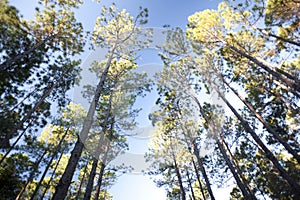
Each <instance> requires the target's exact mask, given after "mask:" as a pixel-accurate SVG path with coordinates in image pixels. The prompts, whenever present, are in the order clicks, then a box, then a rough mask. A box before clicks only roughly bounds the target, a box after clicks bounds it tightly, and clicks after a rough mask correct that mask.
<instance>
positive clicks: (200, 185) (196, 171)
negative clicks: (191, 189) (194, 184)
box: [192, 156, 206, 200]
mask: <svg viewBox="0 0 300 200" xmlns="http://www.w3.org/2000/svg"><path fill="white" fill-rule="evenodd" d="M192 163H193V167H194V171H195V174H196V177H197V181H198V183H199V187H200V191H201V194H202V197H203V200H206V197H205V193H204V190H203V186H202V183H201V180H200V176H199V173H198V169H197V166H196V163H195V161H194V158H193V156H192Z"/></svg>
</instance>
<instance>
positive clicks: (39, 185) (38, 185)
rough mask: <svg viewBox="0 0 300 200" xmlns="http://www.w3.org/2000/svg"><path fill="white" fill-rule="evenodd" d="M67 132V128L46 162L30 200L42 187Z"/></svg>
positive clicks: (32, 199)
mask: <svg viewBox="0 0 300 200" xmlns="http://www.w3.org/2000/svg"><path fill="white" fill-rule="evenodd" d="M68 132H69V128H67V130H66V131H65V133H64V135H63V137H62V138H61V139H60V141H59V143H58V145H57V146H56V148H55V151H54V152H53V155H52V157H51V159H50V161H49V162H48V164H47V166H46V168H45V169H44V172H43V174H42V176H41V178H40V181H39V182H38V184H37V185H36V187H35V189H34V191H33V193H32V195H31V198H30V200H34V197H35V195H36V194H37V192H38V191H39V189H40V187H41V185H42V182H43V180H44V178H45V176H46V174H47V172H48V170H49V168H50V166H51V164H52V161H53V160H54V158H55V157H56V156H57V154H58V152H59V150H60V148H61V145H62V143H63V142H64V139H65V138H66V136H67V135H68ZM62 152H63V150H62Z"/></svg>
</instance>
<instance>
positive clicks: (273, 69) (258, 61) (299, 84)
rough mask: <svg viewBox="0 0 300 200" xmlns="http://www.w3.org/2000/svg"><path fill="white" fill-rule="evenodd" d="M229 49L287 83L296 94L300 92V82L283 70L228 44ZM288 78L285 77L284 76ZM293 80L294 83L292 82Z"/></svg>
mask: <svg viewBox="0 0 300 200" xmlns="http://www.w3.org/2000/svg"><path fill="white" fill-rule="evenodd" d="M227 45H228V47H229V48H231V49H232V50H233V51H235V52H236V53H238V54H240V55H241V56H243V57H245V58H247V59H248V60H250V61H252V62H253V63H255V64H256V65H258V66H260V67H261V68H262V69H264V70H265V71H267V72H268V73H270V74H271V75H272V76H274V77H275V78H276V79H278V80H280V81H281V82H283V83H285V84H286V85H288V86H289V87H291V88H292V89H293V90H294V92H295V93H297V92H300V81H299V80H298V79H297V78H296V77H294V76H292V75H290V74H288V73H286V72H284V71H283V70H281V69H279V68H277V67H274V66H272V65H270V64H269V63H266V62H265V61H264V60H262V59H259V58H256V57H253V56H250V55H248V54H247V53H246V52H243V51H241V50H239V49H238V48H236V47H235V46H233V45H230V44H227ZM282 75H284V76H286V77H287V78H286V77H284V76H282ZM292 80H293V81H292Z"/></svg>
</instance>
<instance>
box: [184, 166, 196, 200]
mask: <svg viewBox="0 0 300 200" xmlns="http://www.w3.org/2000/svg"><path fill="white" fill-rule="evenodd" d="M185 171H186V176H187V178H188V183H189V186H190V189H191V193H192V197H193V200H197V199H196V197H195V193H194V188H193V184H192V181H191V178H190V173H189V170H188V169H187V168H186V169H185Z"/></svg>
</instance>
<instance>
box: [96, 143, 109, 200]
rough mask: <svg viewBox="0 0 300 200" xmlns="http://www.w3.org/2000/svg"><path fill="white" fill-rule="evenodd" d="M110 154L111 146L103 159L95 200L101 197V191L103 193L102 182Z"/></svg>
mask: <svg viewBox="0 0 300 200" xmlns="http://www.w3.org/2000/svg"><path fill="white" fill-rule="evenodd" d="M108 152H109V146H107V150H106V151H105V154H104V157H103V160H102V163H101V168H100V172H99V178H98V182H97V186H96V193H95V198H94V200H98V199H99V196H100V191H101V186H102V181H103V175H104V170H105V167H106V161H107V156H108Z"/></svg>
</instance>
